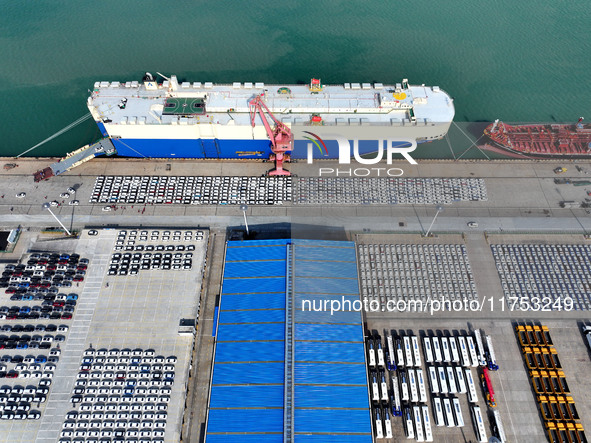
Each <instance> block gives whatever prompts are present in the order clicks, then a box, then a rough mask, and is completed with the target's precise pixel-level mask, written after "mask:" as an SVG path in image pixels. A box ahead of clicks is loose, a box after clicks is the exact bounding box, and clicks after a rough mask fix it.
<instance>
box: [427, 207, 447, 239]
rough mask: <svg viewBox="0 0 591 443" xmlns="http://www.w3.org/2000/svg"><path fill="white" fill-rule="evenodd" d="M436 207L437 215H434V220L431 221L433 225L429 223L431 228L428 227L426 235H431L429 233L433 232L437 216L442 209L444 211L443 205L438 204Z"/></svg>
mask: <svg viewBox="0 0 591 443" xmlns="http://www.w3.org/2000/svg"><path fill="white" fill-rule="evenodd" d="M435 208H436V209H437V212H436V213H435V217H433V221H432V222H431V225H429V229H427V233H426V234H425V237H429V233H430V232H431V228H432V227H433V224H434V223H435V220H436V219H437V216H438V215H439V213H440V212H441V211H443V206H441V205H437V206H436V207H435Z"/></svg>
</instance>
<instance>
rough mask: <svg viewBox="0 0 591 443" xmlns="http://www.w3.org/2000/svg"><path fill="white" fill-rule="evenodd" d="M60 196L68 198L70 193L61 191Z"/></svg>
mask: <svg viewBox="0 0 591 443" xmlns="http://www.w3.org/2000/svg"><path fill="white" fill-rule="evenodd" d="M60 197H61V198H70V194H68V193H67V192H62V193H61V194H60Z"/></svg>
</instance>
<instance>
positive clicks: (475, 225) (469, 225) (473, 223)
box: [468, 222, 478, 228]
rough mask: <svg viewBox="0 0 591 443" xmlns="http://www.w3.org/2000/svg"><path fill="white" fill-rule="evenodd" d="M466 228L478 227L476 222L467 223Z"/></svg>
mask: <svg viewBox="0 0 591 443" xmlns="http://www.w3.org/2000/svg"><path fill="white" fill-rule="evenodd" d="M468 227H469V228H477V227H478V223H476V222H468Z"/></svg>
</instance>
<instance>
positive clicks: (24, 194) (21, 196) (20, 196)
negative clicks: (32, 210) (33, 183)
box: [16, 192, 27, 198]
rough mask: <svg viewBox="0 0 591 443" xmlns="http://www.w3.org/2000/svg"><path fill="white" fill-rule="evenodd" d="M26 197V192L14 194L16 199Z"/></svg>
mask: <svg viewBox="0 0 591 443" xmlns="http://www.w3.org/2000/svg"><path fill="white" fill-rule="evenodd" d="M26 196H27V193H26V192H19V193H18V194H16V198H25V197H26Z"/></svg>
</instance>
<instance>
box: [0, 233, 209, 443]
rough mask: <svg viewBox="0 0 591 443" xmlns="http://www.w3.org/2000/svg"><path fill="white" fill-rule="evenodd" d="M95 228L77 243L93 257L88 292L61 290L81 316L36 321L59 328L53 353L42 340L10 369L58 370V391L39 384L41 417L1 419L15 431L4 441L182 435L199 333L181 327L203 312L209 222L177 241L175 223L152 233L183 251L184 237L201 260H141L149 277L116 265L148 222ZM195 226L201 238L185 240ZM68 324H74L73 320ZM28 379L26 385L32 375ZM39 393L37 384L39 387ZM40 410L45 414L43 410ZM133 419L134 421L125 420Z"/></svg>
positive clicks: (0, 426) (54, 382)
mask: <svg viewBox="0 0 591 443" xmlns="http://www.w3.org/2000/svg"><path fill="white" fill-rule="evenodd" d="M94 231H96V232H94V233H93V235H90V233H89V232H88V231H85V232H83V233H82V234H81V236H80V239H79V240H76V241H75V243H71V244H73V245H75V251H76V252H78V253H79V254H80V255H83V256H84V257H90V260H89V263H88V268H87V271H88V272H87V274H86V275H85V279H84V282H83V283H84V286H83V287H81V288H80V289H81V293H80V294H73V293H69V292H68V293H65V298H64V300H59V302H60V304H61V302H62V301H63V302H64V306H66V304H65V303H66V302H67V301H70V302H76V303H77V305H76V312H75V314H74V318H73V320H72V321H71V322H70V323H67V322H63V321H61V320H60V322H57V321H56V322H55V324H54V323H51V322H50V321H49V320H44V321H43V322H39V323H40V324H41V323H43V325H44V326H45V330H44V331H33V332H28V329H27V332H26V334H28V335H31V336H33V335H34V334H39V335H41V337H44V336H45V335H52V336H53V341H52V342H51V343H52V345H51V346H52V347H51V348H50V349H49V350H47V351H46V353H47V355H46V356H45V357H41V358H39V359H37V357H38V354H40V353H41V352H42V351H41V352H40V351H38V350H35V351H37V352H36V353H31V355H32V356H33V359H32V360H29V359H26V360H25V359H23V361H19V359H17V360H15V362H14V363H8V364H7V365H8V369H9V370H11V369H15V370H16V367H17V366H18V365H19V364H20V365H25V364H26V365H28V367H27V368H26V369H25V368H24V367H22V366H21V367H19V369H21V370H22V371H25V372H31V373H32V372H33V371H36V372H41V373H42V374H45V373H48V372H49V371H53V372H52V376H49V375H47V377H46V376H45V375H44V376H43V377H44V378H45V377H46V378H48V379H49V380H50V385H49V386H50V391H49V392H48V393H46V394H43V392H44V391H43V390H41V391H39V395H46V400H45V402H44V403H41V407H40V408H38V407H37V406H36V404H35V407H34V408H33V407H31V409H32V411H31V414H32V415H31V420H27V421H26V422H28V423H33V424H34V426H31V425H29V426H25V425H21V423H25V421H24V420H23V421H22V422H21V421H19V420H15V418H14V417H13V418H12V419H11V420H1V419H0V430H3V431H5V432H3V433H0V442H11V443H13V442H32V441H38V442H56V441H64V442H73V441H81V440H82V441H107V440H108V441H121V440H125V439H132V440H133V439H135V440H136V441H165V442H177V441H179V439H180V429H181V421H182V414H183V411H184V396H185V394H186V385H187V381H188V368H189V365H190V362H191V361H190V358H191V350H192V345H193V335H192V334H190V333H189V334H187V331H188V330H187V328H186V326H183V329H182V332H183V335H180V334H179V332H180V331H181V329H180V327H179V325H180V322H181V320H182V319H186V321H185V322H184V323H183V325H186V324H187V321H189V322H190V321H196V320H197V319H198V316H199V307H200V295H201V294H200V288H201V278H202V271H203V267H204V263H205V251H206V248H207V242H208V231H206V230H188V229H183V230H182V231H181V232H182V235H181V238H182V240H181V241H180V242H177V241H174V240H173V239H172V237H173V236H174V232H175V231H174V230H171V231H170V232H171V239H170V240H169V241H164V240H163V238H162V237H163V236H162V233H164V232H167V230H166V229H161V230H159V231H161V234H160V235H159V236H158V237H159V238H158V241H154V242H152V243H151V242H150V240H149V239H148V241H147V242H144V243H143V244H144V246H146V247H147V246H149V245H151V246H153V247H154V248H156V247H157V246H159V245H162V246H164V247H166V246H167V245H173V246H174V247H175V251H174V252H173V257H174V254H175V253H177V252H176V248H177V247H178V246H184V247H185V250H184V251H179V253H181V254H183V257H184V254H186V253H189V252H190V253H192V254H193V256H192V257H191V260H192V262H191V268H190V269H186V270H185V269H181V270H178V271H175V270H174V269H172V268H171V270H170V272H169V270H167V269H162V267H160V268H152V267H150V269H146V270H141V269H140V272H141V273H142V274H141V276H139V277H141V278H138V275H130V274H129V273H128V274H127V275H119V273H118V274H117V275H109V268H110V263H111V257H112V255H113V254H114V253H115V254H117V253H120V254H122V255H123V254H126V253H127V252H126V251H125V248H126V247H127V246H128V244H127V243H128V242H129V241H134V240H130V237H133V236H134V234H133V233H134V232H135V233H136V236H137V237H138V238H137V239H136V240H137V244H135V245H132V246H133V247H134V251H133V253H135V248H136V247H137V246H140V245H141V244H142V242H140V241H139V237H140V236H141V233H142V229H125V230H124V231H125V233H121V232H120V231H123V230H121V229H118V230H109V229H107V230H104V229H99V230H96V229H95V230H94ZM153 231H156V230H154V229H150V230H149V233H148V237H150V236H151V235H152V233H153ZM188 231H190V232H191V238H190V240H189V239H188V238H187V240H185V237H188V234H187V232H188ZM121 236H124V237H125V239H124V244H123V250H121V252H119V251H115V248H116V247H117V246H121V245H117V244H116V243H117V241H119V240H120V237H121ZM70 242H72V241H70ZM143 252H144V251H140V253H142V254H143ZM154 253H155V251H154ZM163 253H166V250H165V251H163ZM132 255H133V254H132ZM122 258H123V257H122ZM132 258H133V257H132ZM183 259H184V258H183ZM173 260H174V258H173ZM130 264H131V263H130ZM171 264H173V265H174V261H172V262H171ZM60 289H61V288H60ZM75 295H78V296H79V298H76V297H75ZM7 297H8V296H7ZM56 297H57V295H56ZM60 298H61V297H60ZM21 303H22V302H21ZM11 322H12V321H11ZM51 324H54V326H55V330H53V327H51V326H50V325H51ZM62 325H66V326H69V327H68V329H67V330H64V327H63V326H62ZM0 329H1V325H0ZM17 329H18V328H17ZM39 329H41V327H39ZM48 329H50V330H52V331H50V332H48ZM12 332H13V331H12V329H11V331H5V332H3V331H1V330H0V335H1V334H6V335H8V336H10V335H11V334H12ZM23 332H24V331H23ZM58 335H64V336H65V337H67V340H66V341H65V342H63V343H62V342H58V343H57V344H56V342H55V340H56V337H58ZM58 340H59V339H58ZM54 348H56V349H57V348H59V349H57V352H59V354H58V355H53V354H52V353H54V352H56V349H54ZM14 352H16V351H14ZM0 355H1V352H0ZM27 355H28V354H27ZM23 357H26V356H25V355H24V354H23ZM44 358H46V359H47V360H46V361H44ZM56 358H59V361H58V360H56ZM0 364H3V363H2V362H1V361H0ZM35 365H39V366H41V369H39V368H38V367H37V366H35ZM44 366H47V369H45V368H44ZM38 369H39V370H38ZM41 380H43V379H41ZM18 381H19V380H18V379H17V382H18ZM0 385H1V383H0ZM23 388H25V389H26V385H25V384H24V383H23ZM41 388H44V386H42V387H41ZM0 389H1V388H0ZM0 392H2V391H0ZM31 392H32V390H31ZM36 394H37V391H35V394H31V395H36ZM2 395H3V394H1V393H0V396H2ZM9 395H10V394H9ZM26 395H29V394H26ZM0 404H1V402H0ZM37 410H38V411H39V412H40V414H39V416H38V418H39V419H38V420H33V419H34V418H35V417H36V413H37ZM47 411H51V412H50V413H47ZM8 412H15V411H8ZM124 420H127V421H126V422H125V423H123V421H124Z"/></svg>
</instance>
